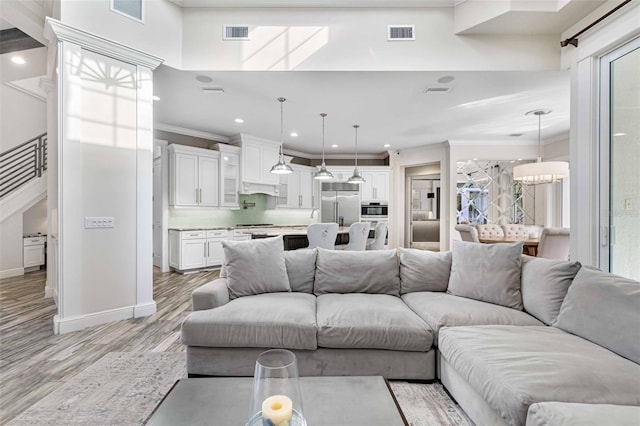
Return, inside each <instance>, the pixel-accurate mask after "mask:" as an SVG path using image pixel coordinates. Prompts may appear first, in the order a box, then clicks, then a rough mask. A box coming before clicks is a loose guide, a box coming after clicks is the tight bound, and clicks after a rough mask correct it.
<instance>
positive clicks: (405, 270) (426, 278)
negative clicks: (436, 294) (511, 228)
mask: <svg viewBox="0 0 640 426" xmlns="http://www.w3.org/2000/svg"><path fill="white" fill-rule="evenodd" d="M399 252H400V294H405V293H412V292H415V291H447V287H448V286H449V275H450V274H451V252H450V251H444V252H433V251H427V250H416V249H406V248H400V249H399Z"/></svg>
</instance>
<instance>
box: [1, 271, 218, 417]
mask: <svg viewBox="0 0 640 426" xmlns="http://www.w3.org/2000/svg"><path fill="white" fill-rule="evenodd" d="M217 276H218V272H203V273H197V274H191V275H179V274H175V273H160V272H158V270H157V269H154V274H153V282H154V291H153V295H154V300H155V301H156V303H157V305H158V311H157V312H156V313H155V314H154V315H152V316H149V317H145V318H137V319H131V320H127V321H119V322H117V323H112V324H105V325H101V326H97V327H92V328H89V329H86V330H83V331H77V332H74V333H68V334H63V335H54V334H53V331H52V330H53V315H54V314H55V313H56V307H55V304H54V302H53V299H45V298H44V297H43V295H44V285H45V279H46V274H45V272H44V271H40V272H33V273H30V274H27V275H25V276H23V277H15V278H7V279H3V280H0V424H5V423H6V422H7V421H9V420H10V419H12V418H14V417H15V416H17V415H18V414H20V413H21V412H22V411H24V410H25V409H27V408H29V407H30V406H31V405H32V404H34V403H35V402H37V401H39V400H40V399H42V398H43V397H45V396H46V395H47V394H49V393H50V392H51V391H52V390H54V389H56V388H57V387H58V386H60V385H61V384H62V383H64V382H66V381H67V380H69V379H70V378H72V377H73V376H75V375H76V374H77V373H79V372H81V371H82V370H84V369H85V368H87V367H88V366H89V365H91V364H93V363H94V362H96V361H97V360H99V359H100V358H102V357H103V356H104V355H105V354H107V353H109V352H182V351H184V350H185V347H184V346H183V345H182V344H181V343H180V324H181V323H182V320H183V319H184V317H185V316H186V315H187V314H188V313H189V312H190V311H191V292H192V291H193V289H195V288H197V287H199V286H201V285H202V284H204V283H206V282H208V281H211V280H213V279H215V278H217Z"/></svg>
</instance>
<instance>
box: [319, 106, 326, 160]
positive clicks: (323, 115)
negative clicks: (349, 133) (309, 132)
mask: <svg viewBox="0 0 640 426" xmlns="http://www.w3.org/2000/svg"><path fill="white" fill-rule="evenodd" d="M320 115H321V116H322V165H323V166H324V165H325V164H324V118H325V117H326V116H327V114H325V113H324V112H323V113H322V114H320Z"/></svg>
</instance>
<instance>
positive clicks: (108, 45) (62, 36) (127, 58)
mask: <svg viewBox="0 0 640 426" xmlns="http://www.w3.org/2000/svg"><path fill="white" fill-rule="evenodd" d="M44 36H45V38H46V39H47V40H49V42H50V43H55V42H56V41H67V42H70V43H74V44H77V45H79V46H81V47H84V48H87V49H89V50H92V51H94V52H96V53H99V54H102V55H105V56H110V57H112V58H115V59H118V60H121V61H123V62H128V63H131V64H134V65H140V66H143V67H147V68H149V69H151V70H152V71H153V70H154V69H156V68H157V67H158V66H159V65H160V64H161V63H163V62H164V59H162V58H159V57H157V56H153V55H150V54H148V53H145V52H143V51H141V50H137V49H134V48H132V47H129V46H126V45H124V44H121V43H118V42H117V41H113V40H110V39H108V38H104V37H100V36H97V35H95V34H92V33H89V32H86V31H83V30H80V29H78V28H75V27H72V26H69V25H66V24H63V23H62V22H60V21H58V20H55V19H52V18H50V17H47V19H46V21H45V26H44Z"/></svg>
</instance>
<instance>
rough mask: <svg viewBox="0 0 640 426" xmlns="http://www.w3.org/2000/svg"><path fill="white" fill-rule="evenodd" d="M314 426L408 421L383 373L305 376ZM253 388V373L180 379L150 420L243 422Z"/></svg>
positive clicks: (403, 424)
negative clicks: (380, 375)
mask: <svg viewBox="0 0 640 426" xmlns="http://www.w3.org/2000/svg"><path fill="white" fill-rule="evenodd" d="M300 389H301V392H302V402H303V408H304V416H305V418H306V420H307V424H308V425H309V426H315V425H331V426H360V425H362V426H365V425H366V426H376V425H379V426H396V425H397V426H407V425H408V423H407V421H406V419H405V417H404V414H402V411H401V410H400V407H399V406H398V403H397V401H396V399H395V397H394V396H393V393H392V392H391V389H390V388H389V386H388V384H387V382H386V381H385V379H384V378H382V377H373V376H370V377H359V376H357V377H353V376H345V377H301V378H300ZM252 392H253V378H251V377H210V378H209V377H207V378H194V379H182V380H178V381H177V382H176V384H175V385H174V386H173V388H172V389H171V390H170V391H169V393H168V394H167V396H165V398H164V399H163V400H162V402H160V404H159V405H158V407H157V408H156V409H155V411H154V412H153V413H152V414H151V416H150V417H149V418H148V419H147V421H146V422H145V424H147V425H153V426H159V425H170V426H175V425H224V426H233V425H238V426H243V425H244V424H245V422H246V421H247V420H248V415H249V404H250V403H251V394H252Z"/></svg>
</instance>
